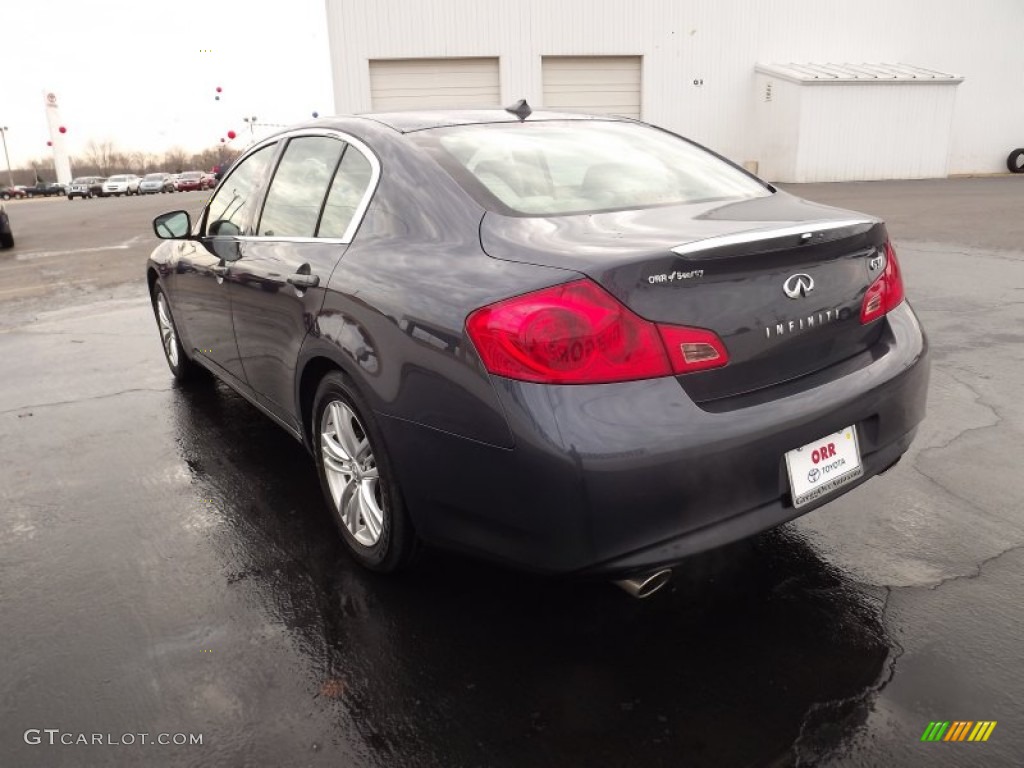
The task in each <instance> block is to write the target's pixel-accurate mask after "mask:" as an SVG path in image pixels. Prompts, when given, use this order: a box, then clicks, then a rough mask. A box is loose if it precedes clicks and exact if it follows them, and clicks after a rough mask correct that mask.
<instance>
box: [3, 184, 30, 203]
mask: <svg viewBox="0 0 1024 768" xmlns="http://www.w3.org/2000/svg"><path fill="white" fill-rule="evenodd" d="M16 197H25V190H23V189H22V188H21V187H0V200H10V199H12V198H16Z"/></svg>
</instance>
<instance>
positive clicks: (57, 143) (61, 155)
mask: <svg viewBox="0 0 1024 768" xmlns="http://www.w3.org/2000/svg"><path fill="white" fill-rule="evenodd" d="M43 94H44V99H45V101H46V123H47V125H48V126H49V128H50V141H51V143H52V144H53V168H54V170H55V171H56V172H57V181H58V182H59V183H61V184H70V183H71V159H70V158H69V157H68V151H67V147H66V145H65V143H64V134H63V133H61V132H60V111H59V110H58V109H57V94H55V93H54V92H53V91H43Z"/></svg>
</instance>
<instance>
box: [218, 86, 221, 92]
mask: <svg viewBox="0 0 1024 768" xmlns="http://www.w3.org/2000/svg"><path fill="white" fill-rule="evenodd" d="M220 92H221V87H220V86H219V85H218V86H217V93H220Z"/></svg>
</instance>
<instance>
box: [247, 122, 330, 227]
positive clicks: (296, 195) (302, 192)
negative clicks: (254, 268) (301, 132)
mask: <svg viewBox="0 0 1024 768" xmlns="http://www.w3.org/2000/svg"><path fill="white" fill-rule="evenodd" d="M344 150H345V143H344V142H342V141H340V140H338V139H332V138H328V137H326V136H300V137H298V138H295V139H292V140H291V141H289V142H288V148H287V149H286V150H285V153H284V156H283V157H282V158H281V162H280V163H279V164H278V166H277V171H276V172H275V173H274V179H273V181H271V182H270V190H269V191H268V192H267V201H266V203H264V205H263V215H262V216H260V225H259V229H258V230H257V234H258V235H262V236H265V237H314V236H315V235H316V227H317V221H318V220H319V219H320V209H321V208H322V207H323V204H324V197H325V196H326V195H327V188H328V186H329V185H330V184H331V178H332V176H333V175H334V172H335V169H337V167H338V160H340V159H341V155H342V152H343V151H344Z"/></svg>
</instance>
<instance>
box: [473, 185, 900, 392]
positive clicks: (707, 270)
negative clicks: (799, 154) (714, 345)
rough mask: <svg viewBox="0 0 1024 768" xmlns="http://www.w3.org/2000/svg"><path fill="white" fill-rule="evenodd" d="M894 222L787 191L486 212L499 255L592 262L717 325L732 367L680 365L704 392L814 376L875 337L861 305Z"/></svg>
mask: <svg viewBox="0 0 1024 768" xmlns="http://www.w3.org/2000/svg"><path fill="white" fill-rule="evenodd" d="M886 237H887V235H886V232H885V226H884V224H882V222H881V221H879V220H877V219H874V218H872V217H869V216H863V215H860V214H854V213H850V212H849V211H842V210H839V209H835V208H830V207H827V206H822V205H817V204H814V203H810V202H807V201H804V200H800V199H798V198H795V197H792V196H790V195H787V194H785V193H781V192H777V193H776V194H774V195H772V196H770V197H763V198H755V199H750V200H742V201H732V202H725V203H723V202H716V203H703V204H690V205H674V206H666V207H662V208H649V209H643V210H634V211H615V212H607V213H595V214H585V215H574V216H562V217H551V218H536V217H512V216H500V215H497V214H493V213H488V214H486V215H485V217H484V220H483V222H482V223H481V230H480V239H481V245H482V247H483V249H484V251H485V252H486V253H488V254H489V255H490V256H492V257H494V258H498V259H505V260H511V261H520V262H528V263H535V264H539V265H543V266H556V267H562V268H567V269H572V270H575V271H577V272H580V273H582V274H585V275H586V276H588V277H589V278H591V279H592V280H594V281H596V282H597V283H599V284H600V285H601V286H603V287H604V288H605V289H606V290H607V291H608V292H609V293H611V294H612V295H614V296H615V297H616V298H617V299H618V300H619V301H621V302H622V303H623V304H625V305H626V306H627V307H629V308H630V309H631V310H632V311H633V312H635V313H636V314H638V315H640V316H641V317H643V318H645V319H647V320H651V321H654V322H657V323H667V324H673V325H684V326H692V327H697V328H706V329H709V330H712V331H714V332H715V333H716V334H718V336H719V337H720V338H721V339H722V341H723V342H724V344H725V347H726V349H727V350H728V353H729V364H728V365H727V366H725V367H722V368H717V369H713V370H708V371H701V372H696V373H690V374H686V375H684V376H680V377H679V380H680V383H681V384H683V386H684V387H685V388H686V390H687V392H688V393H689V394H690V395H691V397H693V398H694V400H696V401H698V402H704V401H710V400H715V399H720V398H724V397H729V396H733V395H738V394H743V393H748V392H752V391H756V390H759V389H763V388H765V387H770V386H772V385H775V384H779V383H782V382H786V381H791V380H793V379H796V378H799V377H801V376H805V375H808V374H811V373H814V372H816V371H819V370H821V369H823V368H826V367H828V366H830V365H833V364H835V363H838V362H840V361H842V360H845V359H847V358H850V357H853V356H854V355H856V354H858V353H860V352H862V351H864V350H865V349H868V348H869V347H870V346H871V345H872V344H874V343H875V342H876V341H877V340H878V337H879V334H880V333H881V324H880V323H877V322H876V323H870V324H868V325H862V324H861V322H860V305H861V302H862V301H863V298H864V294H865V292H866V290H867V288H868V286H869V285H870V284H871V282H872V281H873V280H874V279H875V278H877V277H878V275H880V274H881V271H882V269H883V268H884V259H885V256H884V254H885V250H884V245H885V242H886Z"/></svg>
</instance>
